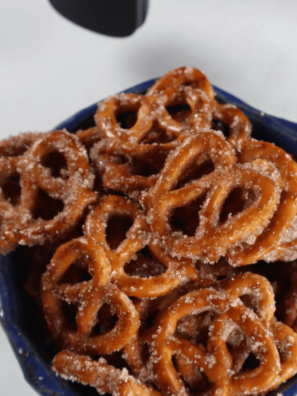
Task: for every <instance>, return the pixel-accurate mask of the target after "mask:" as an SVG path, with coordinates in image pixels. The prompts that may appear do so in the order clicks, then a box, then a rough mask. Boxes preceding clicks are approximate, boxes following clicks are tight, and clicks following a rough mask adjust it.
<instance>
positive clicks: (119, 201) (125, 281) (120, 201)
mask: <svg viewBox="0 0 297 396" xmlns="http://www.w3.org/2000/svg"><path fill="white" fill-rule="evenodd" d="M115 216H118V217H119V216H123V217H128V218H130V219H131V220H132V221H133V225H132V226H131V228H130V229H129V231H128V233H127V235H126V237H125V239H124V240H123V241H122V242H121V244H120V245H119V246H118V247H117V248H116V249H114V250H113V249H112V248H111V247H110V246H109V244H108V242H107V240H106V227H107V222H108V219H109V218H111V217H115ZM148 231H149V228H148V225H147V223H146V221H145V218H144V216H143V213H142V212H141V211H140V209H139V208H138V206H137V205H136V204H135V203H134V202H132V201H129V200H128V199H126V198H123V197H120V196H116V195H110V196H107V197H104V198H103V199H102V201H101V202H100V203H99V205H98V206H96V207H95V208H94V209H93V211H92V212H91V213H90V214H89V215H88V217H87V219H86V223H85V234H86V235H87V236H90V237H92V238H94V240H95V241H96V242H97V243H100V244H101V245H103V246H104V249H105V251H106V254H107V257H108V258H109V260H110V263H111V267H112V273H111V280H112V281H113V282H114V283H115V284H116V285H117V286H118V287H119V288H120V289H121V290H122V291H123V292H124V293H126V294H127V295H129V296H133V297H138V298H153V297H158V296H160V295H163V294H166V293H167V292H168V291H169V290H171V289H172V288H174V287H176V286H177V285H178V284H180V283H182V282H184V281H185V280H187V279H192V280H193V279H197V278H198V275H197V273H196V271H195V270H194V268H193V265H192V263H191V262H190V261H189V260H181V261H179V260H176V259H174V258H172V257H170V256H169V254H168V253H166V252H165V251H164V250H163V249H162V248H161V247H160V246H158V245H157V244H154V243H153V242H150V241H149V240H148V237H149V234H148ZM145 246H148V248H149V251H150V253H151V255H152V257H153V258H155V259H156V260H157V261H158V262H159V263H161V264H162V265H164V266H165V267H166V271H165V272H164V273H163V274H161V275H159V276H151V277H146V278H140V277H137V276H130V275H128V274H127V273H126V272H125V270H124V267H125V264H127V263H130V262H131V261H133V260H135V255H137V253H138V252H139V251H140V250H141V249H143V248H144V247H145ZM143 260H144V261H143ZM150 260H151V259H147V260H145V257H141V256H140V257H139V258H137V257H136V260H135V264H134V266H135V267H136V268H137V267H138V266H139V264H141V261H142V262H144V264H149V261H150Z"/></svg>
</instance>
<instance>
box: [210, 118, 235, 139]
mask: <svg viewBox="0 0 297 396" xmlns="http://www.w3.org/2000/svg"><path fill="white" fill-rule="evenodd" d="M211 129H213V130H215V131H220V132H222V134H223V135H224V136H225V137H229V134H230V128H229V125H227V124H225V123H224V122H222V121H219V120H212V121H211Z"/></svg>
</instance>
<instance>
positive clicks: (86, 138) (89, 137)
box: [75, 127, 101, 149]
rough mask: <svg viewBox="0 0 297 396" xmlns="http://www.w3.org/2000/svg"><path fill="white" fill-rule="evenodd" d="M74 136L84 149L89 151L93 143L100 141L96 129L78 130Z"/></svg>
mask: <svg viewBox="0 0 297 396" xmlns="http://www.w3.org/2000/svg"><path fill="white" fill-rule="evenodd" d="M75 134H76V136H77V137H78V138H79V140H80V142H81V144H83V145H84V146H85V147H86V149H90V148H91V147H92V146H93V145H94V144H95V143H97V142H98V141H99V140H100V139H101V134H100V131H99V129H98V128H97V127H92V128H89V129H80V130H78V131H77V132H75Z"/></svg>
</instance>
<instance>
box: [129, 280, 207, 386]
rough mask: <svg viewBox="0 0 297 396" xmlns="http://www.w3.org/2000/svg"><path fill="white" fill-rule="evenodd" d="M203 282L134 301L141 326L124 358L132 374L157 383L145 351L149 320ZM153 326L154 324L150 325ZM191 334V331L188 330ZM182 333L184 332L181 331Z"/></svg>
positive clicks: (183, 285) (191, 283) (145, 380)
mask: <svg viewBox="0 0 297 396" xmlns="http://www.w3.org/2000/svg"><path fill="white" fill-rule="evenodd" d="M201 286H202V282H200V280H199V281H196V282H195V281H194V282H193V281H189V282H187V283H185V284H182V285H178V286H177V287H176V288H174V289H172V290H171V291H170V292H168V293H167V294H166V295H164V296H160V297H157V298H155V299H145V298H144V299H135V300H134V301H133V303H134V306H135V309H136V310H137V312H138V315H139V319H140V326H139V329H138V331H137V333H136V334H135V336H134V337H133V338H131V340H130V341H129V342H128V343H127V344H126V345H125V347H124V349H123V356H124V358H125V360H126V362H127V363H128V365H129V367H130V369H131V372H132V374H133V375H134V376H135V377H136V378H138V379H140V380H141V381H143V382H145V383H153V384H154V383H155V381H154V377H153V374H152V373H151V370H150V367H149V361H148V357H149V356H148V354H147V353H146V350H145V343H144V341H143V336H144V335H145V333H146V331H147V330H148V328H149V327H148V325H149V323H148V320H149V321H152V318H154V317H156V315H157V314H158V313H159V312H161V311H163V310H164V309H166V308H168V307H169V306H170V305H171V304H172V303H173V302H174V301H175V300H176V299H177V298H178V297H180V296H182V295H184V294H186V293H188V292H189V291H192V290H197V289H199V288H201ZM150 325H151V326H152V325H153V322H152V323H151V324H150ZM186 331H187V332H188V334H189V329H188V328H187V330H186ZM181 332H182V331H181Z"/></svg>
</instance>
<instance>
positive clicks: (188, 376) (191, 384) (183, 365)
mask: <svg viewBox="0 0 297 396" xmlns="http://www.w3.org/2000/svg"><path fill="white" fill-rule="evenodd" d="M172 363H173V365H174V367H175V370H176V372H177V373H178V374H179V376H180V378H181V380H182V381H183V383H184V385H185V387H186V389H187V390H189V391H190V393H191V394H192V393H194V394H195V395H197V396H200V395H201V396H202V395H205V394H208V392H209V391H210V390H211V388H212V387H213V385H214V384H213V383H212V382H210V381H209V379H208V378H207V377H206V375H205V374H203V373H202V371H200V369H199V367H198V366H196V365H195V364H192V363H191V362H190V361H189V360H188V359H187V358H183V357H177V356H175V355H174V356H173V357H172Z"/></svg>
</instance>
